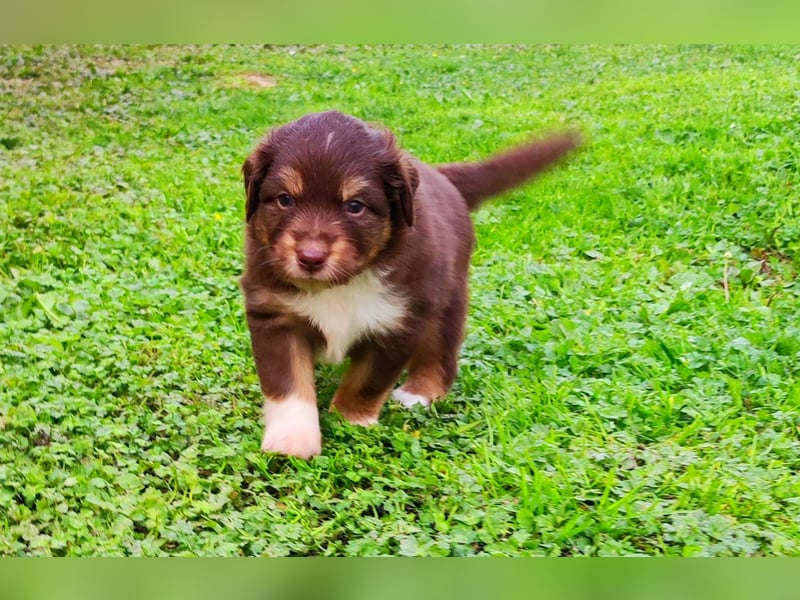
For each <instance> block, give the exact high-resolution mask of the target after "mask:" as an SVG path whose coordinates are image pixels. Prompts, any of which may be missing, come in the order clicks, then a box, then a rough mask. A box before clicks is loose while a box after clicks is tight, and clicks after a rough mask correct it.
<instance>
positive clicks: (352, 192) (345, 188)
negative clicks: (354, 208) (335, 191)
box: [339, 175, 369, 202]
mask: <svg viewBox="0 0 800 600" xmlns="http://www.w3.org/2000/svg"><path fill="white" fill-rule="evenodd" d="M367 187H369V181H367V180H366V179H364V178H363V177H359V176H357V175H356V176H353V177H346V178H345V179H344V181H342V185H341V186H339V194H340V196H341V198H342V202H347V201H348V200H352V199H353V198H355V197H356V196H358V194H360V193H361V191H362V190H364V189H365V188H367Z"/></svg>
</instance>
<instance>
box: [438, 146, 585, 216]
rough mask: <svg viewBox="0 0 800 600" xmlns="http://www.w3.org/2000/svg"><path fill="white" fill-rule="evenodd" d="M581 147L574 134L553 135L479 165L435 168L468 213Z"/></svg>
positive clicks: (457, 164) (493, 157)
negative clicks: (463, 203)
mask: <svg viewBox="0 0 800 600" xmlns="http://www.w3.org/2000/svg"><path fill="white" fill-rule="evenodd" d="M580 143H581V137H580V136H579V135H578V134H577V133H566V134H560V135H554V136H552V137H547V138H544V139H541V140H537V141H534V142H531V143H528V144H525V145H522V146H518V147H517V148H512V149H511V150H507V151H506V152H501V153H500V154H497V155H495V156H491V157H489V158H488V159H486V160H484V161H481V162H474V163H468V162H461V163H450V164H446V165H439V166H437V167H436V168H437V169H438V170H439V172H440V173H442V174H443V175H444V176H445V177H447V178H448V179H449V180H450V181H451V183H452V184H453V185H454V186H456V188H457V189H458V191H459V192H461V195H462V196H464V198H465V199H466V201H467V206H469V209H470V210H475V209H476V208H478V207H479V206H480V205H481V203H482V202H483V201H484V200H486V199H488V198H491V197H492V196H496V195H498V194H501V193H503V192H505V191H507V190H509V189H511V188H513V187H516V186H518V185H521V184H523V183H525V182H526V181H527V180H528V179H530V178H532V177H533V176H534V175H536V174H538V173H540V172H541V171H543V170H545V169H546V168H547V167H549V166H550V165H552V164H553V163H555V162H556V161H558V160H559V159H560V158H562V157H563V156H564V155H566V154H567V153H568V152H569V151H570V150H573V149H575V148H577V147H578V146H579V145H580Z"/></svg>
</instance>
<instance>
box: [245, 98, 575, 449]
mask: <svg viewBox="0 0 800 600" xmlns="http://www.w3.org/2000/svg"><path fill="white" fill-rule="evenodd" d="M578 143H579V140H578V137H577V136H576V135H572V134H566V135H557V136H554V137H550V138H547V139H544V140H542V141H538V142H533V143H530V144H528V145H523V146H521V147H518V148H516V149H512V150H510V151H507V152H505V153H501V154H499V155H497V156H495V157H493V158H490V159H488V160H486V161H484V162H479V163H455V164H448V165H443V166H438V167H433V166H429V165H427V164H424V163H422V162H420V161H418V160H416V159H415V158H413V157H412V156H410V155H409V154H407V153H405V152H403V151H402V150H400V149H399V148H398V147H397V145H396V143H395V139H394V136H393V135H392V134H391V133H390V132H388V131H385V130H382V129H376V128H373V127H371V126H369V125H367V124H365V123H364V122H362V121H360V120H358V119H356V118H354V117H351V116H347V115H344V114H341V113H338V112H332V111H331V112H323V113H315V114H310V115H307V116H304V117H302V118H300V119H298V120H297V121H294V122H292V123H289V124H287V125H283V126H281V127H278V128H277V129H275V130H273V131H272V132H271V133H269V134H268V135H267V136H266V137H265V138H264V139H263V140H262V141H261V143H260V144H258V146H257V147H256V148H255V150H254V151H253V153H252V154H251V155H250V156H249V157H248V158H247V160H246V162H245V163H244V166H243V168H242V172H243V175H244V186H245V190H246V196H247V201H246V236H245V238H246V242H245V254H246V268H245V274H244V276H243V277H242V280H241V286H242V290H243V292H244V297H245V307H246V312H247V324H248V326H249V329H250V336H251V340H252V346H253V354H254V357H255V363H256V369H257V371H258V376H259V378H260V381H261V389H262V391H263V393H264V398H265V399H264V420H265V425H266V427H265V431H264V438H263V441H262V444H261V448H262V450H264V451H266V452H278V453H280V454H285V455H293V456H299V457H303V458H309V457H311V456H314V455H316V454H319V453H320V451H321V434H320V428H319V413H318V408H317V397H316V393H315V390H314V363H315V360H317V359H320V360H323V361H327V362H331V363H339V362H342V361H343V360H344V359H345V358H349V359H350V366H349V369H348V371H347V372H346V374H345V376H344V378H343V380H342V382H341V385H340V386H339V389H338V391H337V392H336V394H335V396H334V398H333V401H332V403H331V409H332V410H336V411H338V412H339V413H341V415H342V416H343V417H344V418H345V419H347V420H348V421H350V422H351V423H356V424H359V425H370V424H373V423H376V422H377V421H378V415H379V413H380V411H381V407H382V406H383V404H384V402H385V401H386V399H387V397H388V396H389V394H390V393H391V392H392V388H393V387H394V385H395V383H397V381H398V379H399V378H400V376H401V374H402V373H403V371H404V369H405V370H407V371H408V377H407V379H406V381H405V383H404V384H403V386H402V387H400V388H398V389H396V390H394V393H393V396H394V398H395V399H396V400H398V401H399V402H400V403H401V404H403V405H404V406H406V407H411V406H413V405H415V404H422V405H424V406H426V407H427V406H429V405H430V404H431V402H433V401H434V400H436V399H437V398H441V397H442V396H443V395H444V394H445V393H446V392H447V391H448V389H449V388H450V386H451V384H452V383H453V380H454V379H455V376H456V360H457V355H458V350H459V346H460V345H461V342H462V338H463V335H464V324H465V320H466V314H467V276H468V268H469V260H470V255H471V253H472V250H473V247H474V244H475V236H474V232H473V227H472V222H471V220H470V216H469V212H470V211H471V210H474V209H476V208H477V207H478V206H479V205H480V204H481V202H482V201H483V200H485V199H487V198H489V197H491V196H494V195H497V194H499V193H501V192H503V191H505V190H508V189H509V188H511V187H514V186H517V185H519V184H522V183H524V182H525V181H526V180H528V179H529V178H530V177H532V176H533V175H534V174H536V173H538V172H539V171H541V170H543V169H544V168H546V167H547V166H549V165H551V164H552V163H554V162H555V161H557V160H558V159H559V158H561V157H562V156H564V155H565V154H566V153H567V152H568V151H570V150H571V149H573V148H575V147H576V146H577V145H578Z"/></svg>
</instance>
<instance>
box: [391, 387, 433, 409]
mask: <svg viewBox="0 0 800 600" xmlns="http://www.w3.org/2000/svg"><path fill="white" fill-rule="evenodd" d="M392 398H394V399H395V400H397V401H398V402H399V403H400V404H402V405H403V406H404V407H406V408H411V407H412V406H414V405H416V404H422V406H424V407H425V408H428V407H429V406H430V405H431V399H430V398H426V397H425V396H420V395H419V394H412V393H411V392H407V391H405V390H404V389H403V388H397V389H396V390H395V391H393V392H392Z"/></svg>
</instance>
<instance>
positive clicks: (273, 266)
mask: <svg viewBox="0 0 800 600" xmlns="http://www.w3.org/2000/svg"><path fill="white" fill-rule="evenodd" d="M242 172H243V174H244V186H245V190H246V194H247V205H246V216H247V226H248V229H249V234H250V237H251V239H252V240H253V242H254V243H255V245H256V252H257V253H258V258H257V261H258V263H259V264H261V265H264V266H265V267H266V268H269V269H270V270H271V271H272V273H273V274H275V275H276V276H278V277H279V278H280V279H283V280H284V281H287V282H289V283H291V284H293V285H295V286H297V287H299V288H301V289H309V290H312V289H318V288H320V287H327V286H331V285H340V284H343V283H346V282H347V281H349V280H350V279H351V278H352V277H354V276H355V275H357V274H358V273H360V272H362V271H363V270H364V269H366V268H368V267H369V266H370V265H371V264H372V263H373V261H374V260H375V258H376V257H377V256H378V255H379V254H380V253H381V251H382V250H384V249H385V248H386V247H387V246H388V245H389V243H390V241H391V240H392V237H393V236H394V235H395V234H396V233H397V231H398V230H399V229H401V228H403V227H410V226H412V225H413V223H414V205H413V198H414V192H415V190H416V187H417V182H418V178H417V173H416V170H415V169H414V167H413V166H412V165H411V163H410V162H409V159H408V158H407V157H406V155H404V154H403V153H402V152H401V151H400V150H399V149H398V148H397V146H396V144H395V140H394V136H392V134H391V133H389V132H388V131H380V130H376V129H373V128H372V127H369V126H368V125H366V124H365V123H363V122H362V121H360V120H358V119H356V118H354V117H349V116H346V115H343V114H341V113H337V112H324V113H315V114H311V115H307V116H305V117H302V118H301V119H298V120H297V121H294V122H292V123H289V124H287V125H283V126H282V127H279V128H277V129H275V130H273V131H272V132H271V133H270V134H268V135H267V137H266V138H264V140H263V141H262V142H261V143H260V144H259V145H258V147H257V148H256V149H255V150H254V151H253V153H252V154H251V155H250V156H249V157H248V158H247V160H246V161H245V163H244V166H243V168H242Z"/></svg>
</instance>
